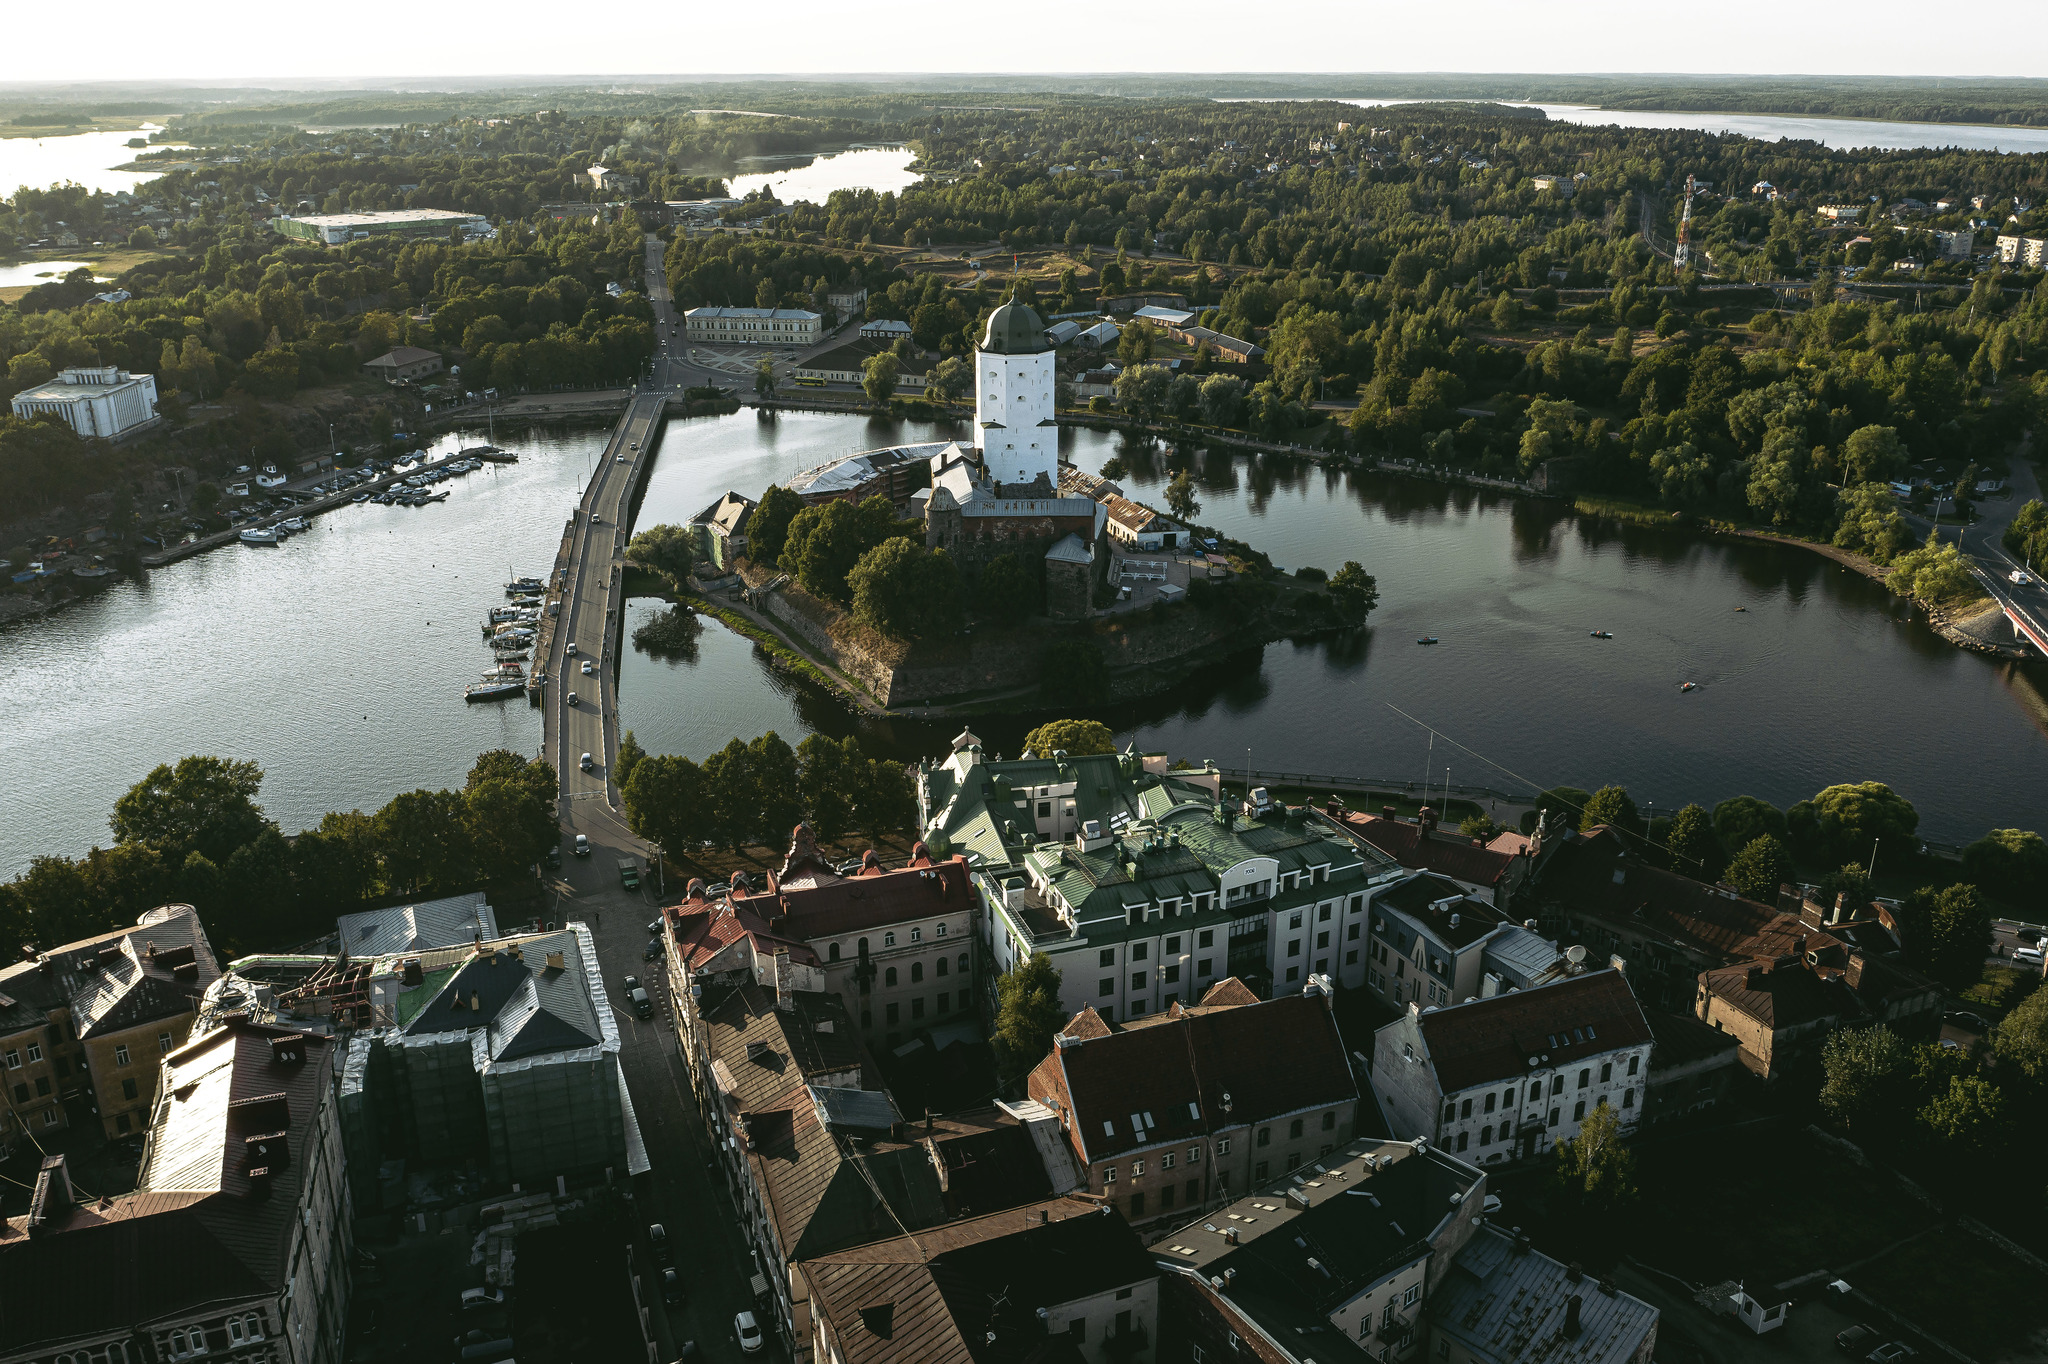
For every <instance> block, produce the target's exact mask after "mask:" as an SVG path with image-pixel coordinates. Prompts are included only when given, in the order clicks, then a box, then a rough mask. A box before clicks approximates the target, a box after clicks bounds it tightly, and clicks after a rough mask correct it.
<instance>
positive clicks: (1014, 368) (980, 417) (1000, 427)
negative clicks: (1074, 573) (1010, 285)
mask: <svg viewBox="0 0 2048 1364" xmlns="http://www.w3.org/2000/svg"><path fill="white" fill-rule="evenodd" d="M974 368H975V378H974V429H975V432H976V435H977V439H978V440H979V442H980V444H981V462H982V465H983V467H985V468H986V469H987V470H988V475H989V477H990V478H992V479H994V480H995V481H996V482H997V483H999V484H1018V483H1030V482H1032V481H1033V480H1035V479H1037V478H1039V477H1041V476H1043V477H1044V479H1045V483H1046V488H1047V490H1048V491H1050V490H1052V489H1055V488H1058V487H1059V485H1060V429H1059V423H1058V422H1057V421H1055V420H1054V419H1053V392H1052V390H1053V349H1052V343H1051V342H1049V341H1047V340H1046V339H1045V324H1044V323H1043V322H1041V321H1039V318H1038V314H1037V313H1036V312H1034V311H1032V310H1031V309H1030V308H1029V307H1027V306H1025V305H1024V304H1022V303H1017V302H1014V301H1013V302H1010V303H1005V304H1004V305H1003V306H1002V307H1000V308H998V309H996V310H995V311H994V312H993V313H990V314H989V318H988V330H987V332H986V333H984V334H983V336H982V339H981V345H980V347H978V348H977V349H976V350H975V352H974Z"/></svg>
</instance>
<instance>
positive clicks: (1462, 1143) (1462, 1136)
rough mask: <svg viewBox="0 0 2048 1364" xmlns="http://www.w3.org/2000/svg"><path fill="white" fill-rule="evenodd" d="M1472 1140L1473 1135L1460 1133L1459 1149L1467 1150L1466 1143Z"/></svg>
mask: <svg viewBox="0 0 2048 1364" xmlns="http://www.w3.org/2000/svg"><path fill="white" fill-rule="evenodd" d="M1471 1139H1472V1134H1471V1133H1470V1132H1460V1133H1458V1149H1459V1150H1460V1151H1462V1150H1464V1149H1465V1143H1466V1142H1468V1141H1470V1140H1471Z"/></svg>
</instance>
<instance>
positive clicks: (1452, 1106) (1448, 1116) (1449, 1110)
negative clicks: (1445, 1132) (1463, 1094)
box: [1444, 1099, 1458, 1122]
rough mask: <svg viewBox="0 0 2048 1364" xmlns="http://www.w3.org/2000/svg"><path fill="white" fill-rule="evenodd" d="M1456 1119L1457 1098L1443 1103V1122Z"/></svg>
mask: <svg viewBox="0 0 2048 1364" xmlns="http://www.w3.org/2000/svg"><path fill="white" fill-rule="evenodd" d="M1457 1120H1458V1103H1457V1100H1455V1099H1453V1100H1452V1101H1451V1102H1450V1103H1447V1104H1445V1105H1444V1121H1445V1122H1456V1121H1457Z"/></svg>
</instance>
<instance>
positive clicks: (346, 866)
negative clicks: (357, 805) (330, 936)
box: [292, 810, 379, 918]
mask: <svg viewBox="0 0 2048 1364" xmlns="http://www.w3.org/2000/svg"><path fill="white" fill-rule="evenodd" d="M378 856H379V853H378V840H377V823H376V820H375V819H374V818H373V817H371V816H369V815H366V814H364V813H363V812H362V811H361V810H348V811H340V810H329V811H328V812H327V813H326V814H324V815H322V816H321V817H320V825H319V827H318V828H314V829H304V830H301V831H300V833H299V836H298V838H297V840H296V841H294V842H293V844H292V876H293V879H294V880H295V881H296V882H297V883H298V887H299V898H300V900H301V901H302V902H303V903H304V905H305V907H306V909H307V911H308V912H309V913H310V912H312V911H315V910H318V911H319V912H320V915H321V917H322V918H327V917H331V916H333V915H339V914H347V913H350V912H351V911H353V910H356V909H358V908H360V907H361V906H362V903H363V901H364V900H367V899H368V898H369V897H370V893H371V892H372V891H374V890H375V889H376V888H377V876H378Z"/></svg>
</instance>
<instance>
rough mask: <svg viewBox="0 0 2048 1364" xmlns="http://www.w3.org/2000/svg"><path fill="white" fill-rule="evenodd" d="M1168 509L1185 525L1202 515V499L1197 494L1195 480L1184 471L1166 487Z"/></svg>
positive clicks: (1176, 475) (1175, 476) (1174, 477)
mask: <svg viewBox="0 0 2048 1364" xmlns="http://www.w3.org/2000/svg"><path fill="white" fill-rule="evenodd" d="M1166 509H1167V510H1168V511H1170V512H1172V513H1173V514H1174V515H1175V516H1176V517H1178V518H1179V519H1180V521H1181V523H1182V524H1183V525H1186V524H1188V523H1189V522H1191V521H1193V520H1194V518H1195V517H1196V516H1198V515H1199V514H1200V513H1201V510H1202V499H1201V498H1200V497H1198V496H1197V495H1196V493H1195V480H1194V479H1192V478H1190V477H1189V476H1188V471H1187V470H1185V469H1182V470H1181V471H1180V472H1179V473H1177V474H1175V475H1174V476H1173V481H1172V482H1170V483H1168V484H1167V485H1166Z"/></svg>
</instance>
